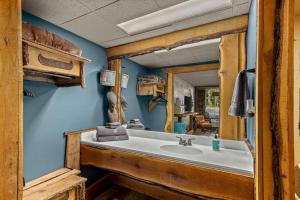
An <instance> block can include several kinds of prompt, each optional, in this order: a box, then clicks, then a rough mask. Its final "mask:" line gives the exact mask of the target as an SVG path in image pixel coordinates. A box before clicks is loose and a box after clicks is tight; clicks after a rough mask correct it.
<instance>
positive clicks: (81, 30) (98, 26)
mask: <svg viewBox="0 0 300 200" xmlns="http://www.w3.org/2000/svg"><path fill="white" fill-rule="evenodd" d="M61 26H62V27H63V28H65V29H67V30H69V31H71V32H73V33H76V34H77V35H80V36H82V37H84V38H86V39H88V40H91V41H93V42H95V43H97V44H100V42H101V41H106V40H113V39H116V38H121V37H125V36H126V35H127V34H126V33H124V32H123V31H121V30H119V29H118V28H117V27H116V26H114V25H113V24H110V23H108V22H107V21H105V20H103V19H101V18H100V17H99V16H98V15H96V14H94V13H90V14H88V15H85V16H83V17H80V18H78V19H76V20H73V21H70V22H67V23H65V24H63V25H61Z"/></svg>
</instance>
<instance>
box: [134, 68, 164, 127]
mask: <svg viewBox="0 0 300 200" xmlns="http://www.w3.org/2000/svg"><path fill="white" fill-rule="evenodd" d="M148 74H154V75H158V76H160V77H162V78H163V79H165V80H167V74H166V73H165V72H163V71H162V70H160V69H151V68H150V69H148ZM140 98H141V97H140ZM144 98H146V101H147V104H146V105H147V113H146V114H145V116H146V117H147V118H146V120H147V127H149V128H150V129H151V130H152V131H164V128H165V123H166V119H167V111H166V103H164V102H158V103H157V105H156V106H155V107H154V108H153V110H151V112H148V103H149V101H150V100H151V99H152V97H149V96H147V97H144Z"/></svg>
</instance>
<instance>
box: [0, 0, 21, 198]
mask: <svg viewBox="0 0 300 200" xmlns="http://www.w3.org/2000/svg"><path fill="white" fill-rule="evenodd" d="M0 4H1V6H0V93H1V95H0V199H21V198H22V190H23V188H22V187H23V180H22V179H23V166H22V163H23V162H22V152H23V146H22V142H23V136H22V132H23V120H22V119H23V69H22V56H21V50H22V46H21V45H22V44H21V43H22V38H21V0H10V1H1V3H0Z"/></svg>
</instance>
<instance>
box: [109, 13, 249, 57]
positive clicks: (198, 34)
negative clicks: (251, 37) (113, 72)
mask: <svg viewBox="0 0 300 200" xmlns="http://www.w3.org/2000/svg"><path fill="white" fill-rule="evenodd" d="M247 26H248V15H242V16H238V17H233V18H230V19H225V20H222V21H217V22H212V23H209V24H204V25H199V26H196V27H192V28H188V29H184V30H180V31H176V32H172V33H167V34H164V35H160V36H156V37H152V38H148V39H144V40H140V41H136V42H132V43H128V44H124V45H120V46H116V47H111V48H108V49H107V56H108V59H109V60H110V59H116V58H123V57H132V56H136V55H142V54H146V53H151V52H153V51H156V50H160V49H172V48H175V47H177V46H181V45H184V44H189V43H194V42H198V41H202V40H207V39H213V38H218V37H221V36H223V35H226V34H230V33H238V32H244V31H245V30H246V29H247Z"/></svg>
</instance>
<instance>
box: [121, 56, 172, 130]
mask: <svg viewBox="0 0 300 200" xmlns="http://www.w3.org/2000/svg"><path fill="white" fill-rule="evenodd" d="M122 67H123V68H122V73H126V74H129V82H128V86H127V88H126V89H122V94H123V96H124V97H125V98H126V99H127V102H128V111H127V112H126V113H125V115H126V120H130V119H133V118H139V119H140V120H141V122H142V123H143V124H144V125H145V127H146V128H150V129H151V130H153V131H163V130H164V126H165V121H166V106H165V104H164V103H158V104H157V106H155V108H154V109H153V110H152V111H151V112H148V103H149V101H150V100H151V98H152V96H137V95H136V84H137V77H138V76H139V75H145V74H154V75H159V76H161V77H162V78H164V79H166V74H165V73H164V72H163V71H162V70H160V69H151V68H146V67H144V66H142V65H139V64H138V63H135V62H133V61H131V60H128V59H123V60H122Z"/></svg>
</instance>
